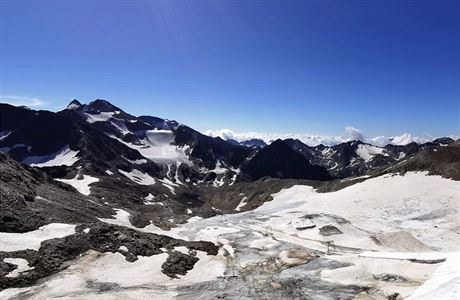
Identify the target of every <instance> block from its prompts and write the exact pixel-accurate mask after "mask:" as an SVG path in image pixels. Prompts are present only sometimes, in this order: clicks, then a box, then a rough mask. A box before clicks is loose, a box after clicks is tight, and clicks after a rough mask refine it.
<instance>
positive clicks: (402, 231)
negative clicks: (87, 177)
mask: <svg viewBox="0 0 460 300" xmlns="http://www.w3.org/2000/svg"><path fill="white" fill-rule="evenodd" d="M459 195H460V182H456V181H452V180H448V179H443V178H441V177H439V176H427V175H426V173H408V174H406V175H405V176H400V175H385V176H381V177H378V178H371V179H367V180H366V181H364V182H362V183H358V184H355V185H353V186H350V187H348V188H345V189H343V190H340V191H337V192H332V193H317V192H315V191H314V190H313V188H311V187H309V186H301V185H297V186H293V187H291V188H288V189H284V190H282V191H280V192H279V193H276V194H274V195H273V198H274V199H273V200H272V201H271V202H267V203H265V204H264V205H262V206H261V207H259V208H257V209H255V210H253V211H248V212H242V213H235V214H230V215H225V216H215V217H212V218H208V219H200V218H197V217H194V218H191V219H190V220H189V222H188V223H186V224H183V225H181V226H179V227H177V228H173V229H172V230H170V231H163V230H161V229H160V228H158V227H156V226H154V225H148V226H147V227H145V228H143V229H138V230H141V231H145V232H153V233H158V234H164V235H169V236H172V237H175V238H181V239H184V240H208V241H212V242H215V243H219V244H221V245H223V247H222V248H221V251H220V252H219V255H217V256H208V255H206V254H205V253H201V252H199V253H198V257H199V258H200V261H199V262H198V263H197V265H196V266H195V268H194V269H193V270H192V271H191V272H189V273H188V274H187V275H186V276H184V277H183V278H181V279H178V280H169V279H168V278H165V277H164V275H163V274H162V273H161V271H160V266H161V263H162V262H163V261H164V259H165V257H163V256H164V255H163V256H162V255H155V256H152V257H142V258H141V259H140V261H137V262H134V263H129V262H126V261H125V260H124V258H123V257H122V256H121V255H120V254H118V253H115V254H112V253H106V254H98V253H95V252H90V253H88V254H86V255H84V256H82V257H81V258H80V259H79V260H78V261H77V262H76V263H74V264H73V265H72V266H70V267H69V268H68V269H67V270H65V271H63V272H60V273H58V274H57V275H54V276H51V277H50V278H49V279H48V280H47V281H46V282H44V283H39V284H38V285H36V286H34V287H29V288H24V289H7V290H5V291H2V292H0V297H3V298H6V299H8V297H10V298H11V299H14V298H15V297H17V295H18V294H19V293H20V292H27V293H28V294H29V295H33V297H32V299H43V298H58V297H61V296H66V299H85V298H88V297H90V298H92V299H121V298H123V299H142V298H152V297H160V296H161V297H162V298H161V299H169V298H174V297H180V296H181V295H182V296H183V295H187V294H186V292H187V291H193V294H191V295H201V296H202V297H204V298H203V299H207V298H206V297H207V296H209V297H210V298H213V295H215V294H212V293H211V292H212V290H213V289H217V290H220V289H222V288H224V286H225V285H224V286H223V285H222V284H225V283H224V282H227V283H228V281H223V280H224V279H222V278H219V277H218V276H222V275H223V274H224V270H225V269H227V271H228V270H229V269H230V268H236V269H240V270H243V269H244V270H248V268H249V269H250V268H251V267H252V266H258V264H259V263H260V262H264V261H266V259H268V258H269V257H280V258H283V257H285V256H286V250H289V249H292V248H296V247H297V248H298V247H301V248H306V249H315V250H318V251H321V252H322V254H321V258H322V259H323V260H324V259H326V260H328V261H337V262H339V263H341V264H343V265H342V266H341V267H336V268H324V269H319V270H318V272H317V273H309V274H310V275H309V276H319V277H318V278H317V279H315V280H316V281H313V282H314V284H313V285H312V287H310V288H313V291H314V287H315V285H316V284H318V280H320V281H323V282H327V283H330V284H337V285H346V286H348V285H350V286H351V285H355V286H356V285H358V286H364V287H372V288H374V290H372V292H373V293H379V297H383V296H388V295H391V294H392V293H394V292H398V293H400V294H401V295H402V296H403V297H409V296H411V295H413V296H412V298H410V299H433V295H438V296H439V295H446V296H445V297H444V298H442V299H456V298H455V297H456V296H455V294H456V293H457V291H458V278H459V274H458V267H457V265H458V259H459V256H458V253H459V251H460V249H459V247H460V246H459V245H460V239H459V235H458V233H457V232H458V228H459V226H460V224H459V216H460V214H459V210H460V209H459V206H460V197H459ZM129 216H130V214H129V213H128V212H126V211H124V210H118V211H117V215H116V216H115V219H102V221H105V222H110V223H114V224H118V225H122V226H127V227H130V228H134V227H133V226H132V225H131V223H130V221H129ZM305 218H308V219H309V220H311V222H312V223H314V224H315V225H316V227H315V228H312V229H308V230H298V229H297V228H296V227H297V226H299V224H303V222H304V221H299V220H305ZM325 225H332V226H335V227H337V228H338V229H339V230H340V231H341V232H343V234H335V235H330V236H324V235H321V234H320V233H319V229H320V228H321V227H323V226H325ZM376 238H378V239H379V241H380V242H379V243H376V242H375V239H376ZM326 241H334V243H335V245H336V247H337V249H336V250H335V251H333V252H331V253H329V254H327V246H326V243H325V242H326ZM283 253H284V254H283ZM283 255H284V256H283ZM427 258H430V259H441V260H443V259H445V262H441V263H436V264H425V263H417V262H412V261H410V259H427ZM308 265H309V264H307V266H308ZM296 272H299V271H296V270H295V268H292V271H291V269H287V270H285V271H283V272H282V276H281V274H280V275H279V276H280V277H276V276H278V275H276V276H275V275H273V274H272V275H269V276H273V278H278V280H281V279H280V278H293V279H298V278H299V276H300V274H302V273H296ZM302 272H304V271H302ZM382 273H388V274H395V275H398V276H402V277H404V278H407V279H408V281H407V282H404V283H395V282H386V281H381V280H376V279H375V278H374V275H376V274H382ZM315 274H316V275H315ZM225 276H228V275H225ZM259 276H260V275H259ZM307 277H308V276H307ZM85 280H87V281H91V282H102V283H107V284H108V283H114V284H116V286H117V288H113V289H108V290H107V291H104V292H100V291H98V290H94V289H91V288H90V287H88V285H87V281H85ZM235 280H237V279H235ZM248 280H249V281H248ZM253 280H255V281H253ZM257 280H258V279H257V278H256V277H251V276H249V277H246V279H245V280H244V281H241V283H240V284H241V286H239V287H238V288H237V290H233V291H232V293H235V294H234V297H230V299H239V298H238V297H239V296H240V294H239V293H241V292H240V290H244V289H245V288H247V286H248V284H250V285H254V284H255V283H254V282H257ZM199 282H201V284H200V285H197V284H198V283H199ZM203 282H207V283H206V285H203ZM302 284H308V282H306V283H305V282H304V281H302ZM118 286H119V287H118ZM206 287H208V288H209V290H208V289H207V288H206ZM224 289H225V288H224ZM264 291H265V292H266V293H267V294H266V295H265V296H266V297H269V295H270V293H271V290H270V289H268V290H267V289H265V290H264ZM184 293H185V294H184ZM229 295H230V294H229ZM241 295H242V296H243V297H242V298H244V295H247V294H241ZM310 295H311V296H312V298H313V299H328V298H327V297H326V298H324V297H323V298H320V296H318V297H315V293H314V292H313V293H312V294H310ZM40 297H41V298H40ZM254 297H256V295H254ZM435 298H436V297H435ZM377 299H384V298H377ZM438 299H439V298H438Z"/></svg>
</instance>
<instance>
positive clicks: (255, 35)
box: [0, 0, 460, 135]
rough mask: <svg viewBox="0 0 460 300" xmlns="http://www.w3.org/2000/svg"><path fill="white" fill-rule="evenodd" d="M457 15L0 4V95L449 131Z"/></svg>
mask: <svg viewBox="0 0 460 300" xmlns="http://www.w3.org/2000/svg"><path fill="white" fill-rule="evenodd" d="M459 11H460V6H459V4H458V1H428V2H425V1H415V0H414V1H401V0H398V1H377V0H367V1H176V2H174V1H128V0H126V1H18V0H14V1H9V0H4V1H1V2H0V38H1V39H0V45H1V46H0V95H1V97H0V99H3V100H2V102H4V101H6V100H8V101H10V102H15V101H16V102H18V101H19V102H21V100H24V99H25V101H35V102H34V103H33V104H35V107H34V108H44V109H51V110H57V109H60V108H63V107H64V106H65V105H66V103H67V102H69V101H70V100H71V99H73V98H77V99H79V100H80V101H82V102H89V101H91V100H94V99H96V98H102V99H107V100H109V101H111V102H112V103H114V104H116V105H118V106H120V107H121V108H123V109H124V110H126V111H127V112H130V113H133V114H139V115H140V114H150V115H155V116H160V117H166V118H170V119H177V120H178V121H180V122H183V123H185V124H188V125H190V126H192V127H194V128H196V129H198V130H206V129H219V128H231V129H233V130H236V131H248V130H254V131H264V132H297V133H305V132H308V133H316V134H332V135H333V134H341V133H342V132H343V130H344V127H345V126H346V125H352V126H354V127H356V128H359V129H360V130H362V131H363V132H366V133H368V134H371V135H380V134H382V135H391V134H400V133H402V132H411V133H413V134H419V135H420V134H432V135H444V134H458V133H460V121H459V115H460V104H459V102H460V100H459V99H460V79H459V78H460V12H459ZM14 97H16V98H14ZM25 97H27V98H25ZM42 102H44V103H42Z"/></svg>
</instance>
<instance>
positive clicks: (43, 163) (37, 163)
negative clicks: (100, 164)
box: [22, 145, 79, 167]
mask: <svg viewBox="0 0 460 300" xmlns="http://www.w3.org/2000/svg"><path fill="white" fill-rule="evenodd" d="M77 154H78V151H73V150H71V149H70V148H69V145H66V146H64V147H63V148H62V149H60V150H59V151H58V152H56V153H52V154H49V155H42V156H28V157H26V158H25V159H24V160H23V161H22V162H23V163H25V164H28V165H30V166H33V167H53V166H71V165H73V164H74V163H76V162H77V161H78V160H79V157H78V156H77Z"/></svg>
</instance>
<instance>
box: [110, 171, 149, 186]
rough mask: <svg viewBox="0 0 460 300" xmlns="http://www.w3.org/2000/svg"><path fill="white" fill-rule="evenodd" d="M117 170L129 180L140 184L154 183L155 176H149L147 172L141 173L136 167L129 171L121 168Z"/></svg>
mask: <svg viewBox="0 0 460 300" xmlns="http://www.w3.org/2000/svg"><path fill="white" fill-rule="evenodd" d="M118 172H120V173H121V174H123V175H125V176H126V177H128V178H129V179H130V180H131V181H134V182H135V183H137V184H142V185H152V184H155V182H156V180H155V178H153V177H151V176H150V175H149V174H147V173H142V172H141V171H139V170H137V169H132V170H131V172H126V171H123V170H121V169H118Z"/></svg>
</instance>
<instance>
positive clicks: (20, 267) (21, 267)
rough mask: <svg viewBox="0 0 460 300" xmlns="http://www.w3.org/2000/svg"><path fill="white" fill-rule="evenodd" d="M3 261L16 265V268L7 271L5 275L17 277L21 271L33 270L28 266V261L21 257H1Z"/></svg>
mask: <svg viewBox="0 0 460 300" xmlns="http://www.w3.org/2000/svg"><path fill="white" fill-rule="evenodd" d="M3 261H4V262H6V263H10V264H13V265H16V269H14V270H13V271H11V272H9V273H8V274H6V275H5V277H18V276H19V275H21V273H23V272H27V271H30V270H33V269H34V268H33V267H30V266H29V262H28V261H27V260H25V259H23V258H11V257H7V258H5V259H3Z"/></svg>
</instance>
